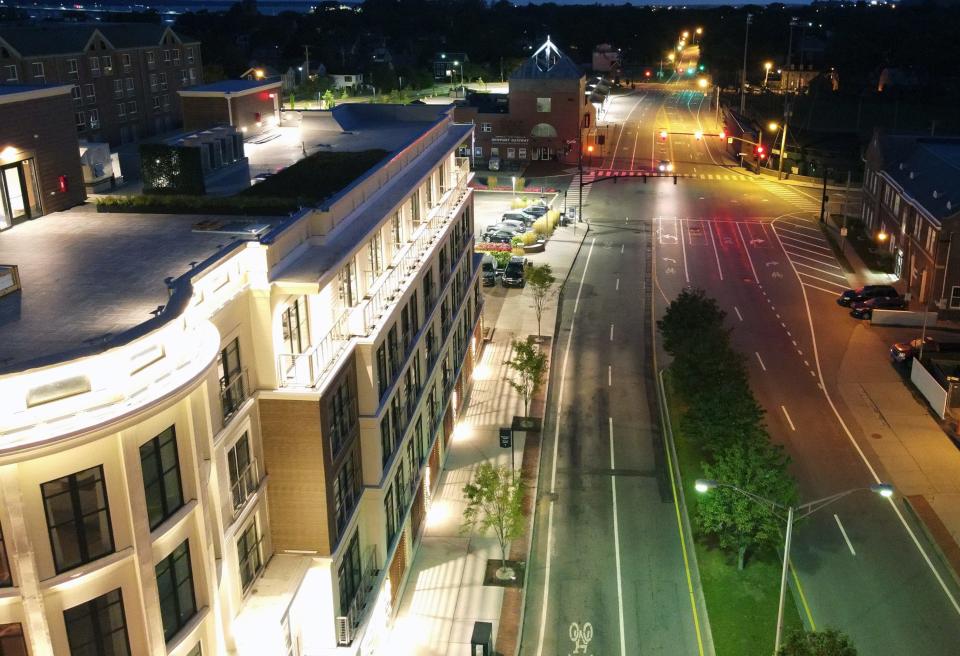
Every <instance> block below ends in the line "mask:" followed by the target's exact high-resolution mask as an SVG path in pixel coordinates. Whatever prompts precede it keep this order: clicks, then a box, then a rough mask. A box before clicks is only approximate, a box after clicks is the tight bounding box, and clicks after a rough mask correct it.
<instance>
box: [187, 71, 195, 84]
mask: <svg viewBox="0 0 960 656" xmlns="http://www.w3.org/2000/svg"><path fill="white" fill-rule="evenodd" d="M187 73H189V75H190V84H196V83H197V70H196V69H195V68H188V69H187Z"/></svg>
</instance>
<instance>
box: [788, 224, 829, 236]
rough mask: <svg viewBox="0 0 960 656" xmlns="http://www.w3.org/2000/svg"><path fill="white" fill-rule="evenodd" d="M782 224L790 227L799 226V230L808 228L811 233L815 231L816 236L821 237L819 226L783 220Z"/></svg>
mask: <svg viewBox="0 0 960 656" xmlns="http://www.w3.org/2000/svg"><path fill="white" fill-rule="evenodd" d="M783 223H784V225H788V226H790V227H791V228H800V229H801V230H809V231H811V232H813V233H816V234H817V235H818V236H820V237H823V233H822V232H820V229H819V228H811V227H810V226H809V225H804V224H802V223H790V222H789V221H784V222H783Z"/></svg>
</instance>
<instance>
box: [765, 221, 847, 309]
mask: <svg viewBox="0 0 960 656" xmlns="http://www.w3.org/2000/svg"><path fill="white" fill-rule="evenodd" d="M773 229H774V232H776V234H777V238H778V239H779V240H780V243H781V244H782V245H783V250H784V252H786V254H787V257H788V258H790V262H791V264H793V267H794V270H795V271H796V272H797V275H798V276H799V277H800V282H801V283H802V284H803V285H804V286H806V287H810V288H812V289H816V290H819V291H822V292H826V293H828V294H834V295H839V294H840V293H841V292H843V290H845V289H847V288H848V287H849V286H850V284H849V282H848V281H847V276H846V274H845V273H844V271H843V269H842V268H840V265H839V263H838V262H837V258H836V256H835V255H834V253H833V249H831V248H830V244H829V243H828V242H827V239H826V237H824V236H823V232H821V231H820V228H819V227H818V226H817V224H816V222H815V221H809V220H804V219H801V218H796V217H789V218H787V219H781V220H778V221H774V223H773Z"/></svg>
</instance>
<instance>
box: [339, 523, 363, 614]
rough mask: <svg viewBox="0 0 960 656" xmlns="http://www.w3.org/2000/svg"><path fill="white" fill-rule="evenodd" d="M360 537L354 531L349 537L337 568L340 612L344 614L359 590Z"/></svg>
mask: <svg viewBox="0 0 960 656" xmlns="http://www.w3.org/2000/svg"><path fill="white" fill-rule="evenodd" d="M361 573H362V571H361V569H360V539H359V536H358V534H357V532H356V531H355V532H354V534H353V537H352V538H350V544H349V546H348V547H347V550H346V551H345V552H344V554H343V560H342V561H341V562H340V567H338V568H337V579H338V580H339V587H340V614H341V615H346V614H347V613H348V611H349V610H350V605H351V604H352V603H353V600H354V598H355V597H356V596H357V592H358V591H359V590H360V576H361Z"/></svg>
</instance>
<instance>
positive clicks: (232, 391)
mask: <svg viewBox="0 0 960 656" xmlns="http://www.w3.org/2000/svg"><path fill="white" fill-rule="evenodd" d="M217 371H218V373H219V374H220V401H221V405H222V406H223V421H224V423H226V421H227V420H228V419H229V418H230V417H231V416H233V413H234V412H236V411H237V409H238V408H239V407H240V404H242V403H243V402H244V400H245V399H246V398H247V395H246V390H245V389H244V381H243V370H242V369H241V366H240V339H239V338H234V339H233V341H232V342H230V343H229V344H227V345H226V346H225V347H224V348H223V349H222V350H221V351H220V358H219V359H218V361H217Z"/></svg>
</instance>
